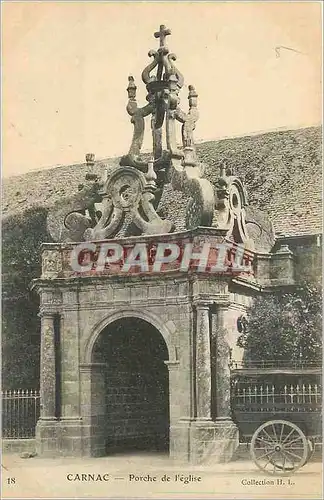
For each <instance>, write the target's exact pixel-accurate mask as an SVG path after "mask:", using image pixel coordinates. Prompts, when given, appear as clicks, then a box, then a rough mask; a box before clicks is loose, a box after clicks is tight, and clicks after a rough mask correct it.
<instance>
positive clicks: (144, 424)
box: [92, 318, 169, 454]
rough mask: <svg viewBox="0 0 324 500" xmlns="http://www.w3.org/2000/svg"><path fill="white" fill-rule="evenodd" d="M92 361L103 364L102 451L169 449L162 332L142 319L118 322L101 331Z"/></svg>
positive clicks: (167, 390)
mask: <svg viewBox="0 0 324 500" xmlns="http://www.w3.org/2000/svg"><path fill="white" fill-rule="evenodd" d="M92 359H93V362H94V363H104V364H105V368H104V377H105V422H104V428H105V446H106V452H107V454H110V453H114V452H119V451H133V450H150V451H164V452H166V451H168V449H169V374H168V368H167V366H166V365H165V363H164V361H166V360H168V350H167V346H166V344H165V341H164V339H163V336H162V335H161V333H160V332H159V331H158V330H157V329H156V328H155V327H153V326H152V325H151V324H150V323H148V322H146V321H144V320H142V319H138V318H124V319H120V320H117V321H115V322H113V323H111V324H110V325H108V326H107V327H106V328H105V329H104V330H103V331H102V332H101V333H100V335H99V337H98V339H97V341H96V343H95V346H94V349H93V355H92Z"/></svg>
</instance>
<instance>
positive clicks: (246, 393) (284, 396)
mask: <svg viewBox="0 0 324 500" xmlns="http://www.w3.org/2000/svg"><path fill="white" fill-rule="evenodd" d="M321 404H322V390H321V387H320V385H318V384H301V385H300V384H295V385H283V386H279V387H278V386H275V385H273V384H265V385H263V384H262V385H260V384H256V385H246V384H244V385H240V384H239V383H236V384H234V385H233V387H232V408H233V409H235V410H238V411H244V412H258V411H260V412H272V411H285V412H313V411H314V412H316V411H320V410H321Z"/></svg>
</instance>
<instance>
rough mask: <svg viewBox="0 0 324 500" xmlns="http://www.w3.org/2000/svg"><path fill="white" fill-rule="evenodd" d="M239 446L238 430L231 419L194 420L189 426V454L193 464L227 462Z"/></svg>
mask: <svg viewBox="0 0 324 500" xmlns="http://www.w3.org/2000/svg"><path fill="white" fill-rule="evenodd" d="M238 446H239V431H238V428H237V426H236V425H235V424H234V422H233V421H232V420H218V421H216V422H213V421H210V422H207V421H203V420H194V421H193V422H192V423H191V426H190V455H189V461H190V462H191V463H193V464H215V463H224V462H229V461H230V460H231V459H232V457H233V455H234V453H235V451H236V449H237V448H238Z"/></svg>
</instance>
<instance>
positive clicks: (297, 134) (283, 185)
mask: <svg viewBox="0 0 324 500" xmlns="http://www.w3.org/2000/svg"><path fill="white" fill-rule="evenodd" d="M321 147H322V128H321V127H309V128H304V129H298V130H287V131H277V132H269V133H264V134H260V135H253V136H245V137H238V138H232V139H230V138H229V139H222V140H219V141H209V142H204V143H201V144H199V145H198V146H197V151H198V155H199V157H200V159H201V161H202V162H203V163H205V164H206V168H205V177H206V178H208V179H209V180H210V181H211V182H213V183H215V181H216V178H217V176H218V172H219V166H220V165H221V164H225V165H226V168H227V169H229V170H230V171H231V173H232V174H233V175H237V176H239V177H241V178H242V180H243V181H244V182H245V185H246V188H247V192H248V195H249V201H250V204H251V206H252V207H256V208H259V209H262V210H264V211H266V212H267V213H268V214H269V215H270V217H271V219H272V222H273V224H274V227H275V230H276V233H284V234H286V235H301V234H317V233H320V232H321V227H322V219H321V213H322V177H321V176H322V169H321V161H322V159H321ZM117 165H118V158H108V159H106V160H103V161H100V162H97V163H96V164H95V165H94V167H93V172H96V173H98V174H102V173H103V171H104V169H105V168H108V169H109V170H110V169H112V168H116V167H117ZM87 171H88V169H87V167H86V166H85V165H84V164H77V165H69V166H60V167H54V168H52V169H47V170H40V171H34V172H30V173H28V174H24V175H21V176H17V177H10V178H9V179H4V181H3V213H4V216H7V215H12V214H14V213H17V212H23V211H25V210H26V209H27V208H30V207H31V206H33V205H38V206H44V207H50V206H52V205H53V204H54V203H55V202H56V201H58V200H59V199H60V198H62V197H63V196H69V195H71V194H72V193H74V192H75V191H76V190H77V188H78V185H79V184H80V183H82V182H83V180H84V176H85V173H86V172H87ZM185 209H186V199H185V198H184V196H183V195H182V194H181V193H175V192H174V191H173V190H172V188H171V186H166V188H165V190H164V193H163V196H162V200H161V203H160V206H159V212H160V213H161V214H162V215H163V216H165V217H167V218H169V219H171V220H172V221H173V222H175V224H176V226H177V229H178V230H181V229H183V228H184V227H183V223H184V213H185Z"/></svg>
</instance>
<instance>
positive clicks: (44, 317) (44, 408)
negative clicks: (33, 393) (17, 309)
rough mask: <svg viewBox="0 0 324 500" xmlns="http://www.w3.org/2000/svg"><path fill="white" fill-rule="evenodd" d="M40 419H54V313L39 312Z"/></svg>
mask: <svg viewBox="0 0 324 500" xmlns="http://www.w3.org/2000/svg"><path fill="white" fill-rule="evenodd" d="M40 365H41V372H40V397H41V398H40V400H41V412H40V420H56V408H55V400H56V397H55V391H56V387H55V386H56V380H55V378H56V376H55V336H54V314H53V313H47V312H44V313H42V314H41V363H40Z"/></svg>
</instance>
